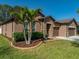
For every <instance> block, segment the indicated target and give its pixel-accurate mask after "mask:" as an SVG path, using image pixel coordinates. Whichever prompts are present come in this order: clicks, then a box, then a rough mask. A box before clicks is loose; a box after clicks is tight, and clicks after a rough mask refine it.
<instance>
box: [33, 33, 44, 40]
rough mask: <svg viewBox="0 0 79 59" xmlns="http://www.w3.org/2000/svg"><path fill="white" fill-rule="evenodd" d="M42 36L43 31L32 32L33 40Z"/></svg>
mask: <svg viewBox="0 0 79 59" xmlns="http://www.w3.org/2000/svg"><path fill="white" fill-rule="evenodd" d="M40 38H43V33H42V32H33V33H32V40H34V39H40Z"/></svg>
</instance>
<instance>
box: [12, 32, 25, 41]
mask: <svg viewBox="0 0 79 59" xmlns="http://www.w3.org/2000/svg"><path fill="white" fill-rule="evenodd" d="M13 37H14V40H15V41H16V42H18V41H24V36H23V32H14V33H13Z"/></svg>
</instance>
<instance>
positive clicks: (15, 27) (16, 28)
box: [14, 23, 23, 32]
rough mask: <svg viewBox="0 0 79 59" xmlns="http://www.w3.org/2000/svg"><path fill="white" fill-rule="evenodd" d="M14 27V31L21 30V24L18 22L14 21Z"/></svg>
mask: <svg viewBox="0 0 79 59" xmlns="http://www.w3.org/2000/svg"><path fill="white" fill-rule="evenodd" d="M14 29H15V32H23V25H22V24H20V23H15V25H14Z"/></svg>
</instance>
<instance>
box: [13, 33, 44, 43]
mask: <svg viewBox="0 0 79 59" xmlns="http://www.w3.org/2000/svg"><path fill="white" fill-rule="evenodd" d="M26 36H27V33H26ZM13 37H14V40H15V41H16V42H19V41H24V35H23V32H14V33H13ZM31 38H32V40H36V39H40V38H43V33H42V32H33V33H32V37H31Z"/></svg>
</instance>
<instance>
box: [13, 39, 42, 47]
mask: <svg viewBox="0 0 79 59" xmlns="http://www.w3.org/2000/svg"><path fill="white" fill-rule="evenodd" d="M40 42H41V39H37V40H34V41H32V43H31V44H26V43H25V41H21V42H15V43H13V45H14V46H16V47H20V48H26V47H27V48H28V47H33V46H36V45H38V44H39V43H40Z"/></svg>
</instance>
